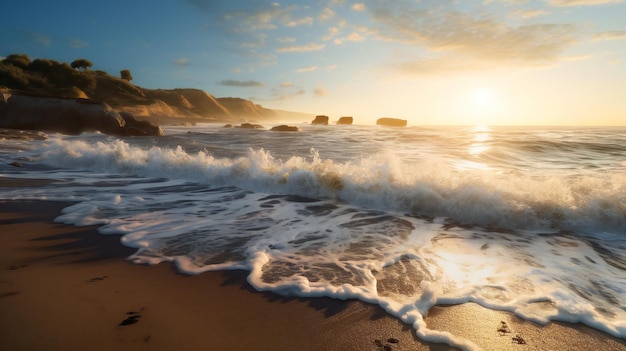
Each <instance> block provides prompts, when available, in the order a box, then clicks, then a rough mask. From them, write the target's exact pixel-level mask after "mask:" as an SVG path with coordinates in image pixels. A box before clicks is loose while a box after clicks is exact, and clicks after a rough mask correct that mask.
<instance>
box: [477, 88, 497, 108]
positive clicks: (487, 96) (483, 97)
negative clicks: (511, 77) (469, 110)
mask: <svg viewBox="0 0 626 351" xmlns="http://www.w3.org/2000/svg"><path fill="white" fill-rule="evenodd" d="M472 99H473V101H474V105H476V106H479V107H487V106H489V105H491V104H492V102H493V92H492V91H491V90H488V89H479V90H476V91H474V93H473V96H472Z"/></svg>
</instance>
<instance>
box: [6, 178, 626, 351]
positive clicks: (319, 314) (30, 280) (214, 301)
mask: <svg viewBox="0 0 626 351" xmlns="http://www.w3.org/2000/svg"><path fill="white" fill-rule="evenodd" d="M4 180H5V179H2V180H1V181H0V187H6V186H20V184H21V185H22V186H36V185H35V184H29V182H28V181H24V182H23V183H20V182H18V181H13V182H10V183H11V184H10V185H9V182H4ZM69 204H70V203H64V202H47V201H20V200H17V201H3V200H0V232H1V233H2V234H0V235H1V237H2V238H1V240H0V349H2V350H62V349H63V350H64V349H91V350H110V349H117V350H165V349H171V348H174V347H175V348H178V349H186V350H196V349H228V350H253V349H254V350H294V349H297V350H383V349H384V348H385V346H388V347H389V348H390V349H391V350H436V351H438V350H451V349H453V348H450V347H449V346H447V345H442V344H431V343H425V342H423V341H421V340H419V339H417V338H416V337H415V336H414V331H413V330H412V328H411V327H410V326H407V325H404V324H402V323H401V322H400V321H399V320H397V319H396V318H394V317H392V316H390V315H388V314H386V313H385V312H384V311H383V310H382V309H381V308H380V307H378V306H373V305H369V304H365V303H362V302H359V301H338V300H332V299H325V298H318V299H304V298H286V297H280V296H277V295H275V294H272V293H266V292H257V291H255V290H253V289H252V287H250V285H248V284H247V282H246V278H245V277H246V272H242V271H228V272H209V273H203V274H200V275H195V276H188V275H182V274H179V273H178V272H176V271H175V268H174V267H173V266H172V265H170V264H159V265H155V266H143V265H135V264H132V263H130V262H128V261H126V260H125V257H127V256H129V255H130V254H132V252H133V251H134V250H133V249H130V248H127V247H124V246H123V245H121V244H120V242H119V236H105V235H100V234H99V233H98V232H97V230H96V228H95V227H73V226H68V225H64V224H58V223H53V220H54V218H55V217H57V216H58V215H59V214H60V211H61V209H62V208H64V207H66V206H68V205H69ZM125 321H126V322H125ZM503 321H504V322H506V324H507V325H508V327H509V328H510V330H511V333H507V334H505V335H499V333H498V332H497V330H498V327H499V326H500V323H501V322H503ZM426 322H427V324H428V325H429V327H430V328H433V329H437V330H446V331H451V332H452V333H453V334H455V335H458V336H463V337H467V338H469V339H470V340H472V341H473V342H474V343H476V344H477V345H479V346H480V347H482V348H483V349H485V350H508V349H513V348H517V347H518V346H519V347H520V349H523V350H549V349H576V348H578V347H580V346H581V345H585V348H587V349H602V350H626V340H622V339H617V338H614V337H611V336H609V335H607V334H605V333H602V332H599V331H597V330H594V329H592V328H589V327H586V326H583V325H579V324H567V323H558V322H557V323H550V324H548V325H546V326H540V325H537V324H534V323H532V322H528V321H524V320H522V319H520V318H518V317H516V316H514V315H513V314H511V313H507V312H501V311H493V310H488V309H485V308H483V307H480V306H478V305H476V304H464V305H460V306H437V307H434V308H433V309H432V310H431V312H430V314H429V315H428V316H427V318H426ZM517 335H519V336H520V337H521V338H523V339H524V341H525V342H526V344H523V345H522V344H517V343H515V342H513V341H512V337H515V336H517ZM389 338H393V339H397V341H398V343H389V342H387V340H388V339H389ZM377 340H378V341H380V343H379V342H377ZM521 347H523V348H521Z"/></svg>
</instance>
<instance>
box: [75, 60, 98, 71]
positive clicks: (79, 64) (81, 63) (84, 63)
mask: <svg viewBox="0 0 626 351" xmlns="http://www.w3.org/2000/svg"><path fill="white" fill-rule="evenodd" d="M71 66H72V68H82V69H83V71H85V70H87V68H89V67H91V66H93V63H91V61H89V60H87V59H77V60H74V61H72V63H71Z"/></svg>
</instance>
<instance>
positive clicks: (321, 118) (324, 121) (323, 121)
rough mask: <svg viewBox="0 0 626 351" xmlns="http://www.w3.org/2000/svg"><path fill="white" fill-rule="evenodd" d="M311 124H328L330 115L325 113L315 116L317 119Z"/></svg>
mask: <svg viewBox="0 0 626 351" xmlns="http://www.w3.org/2000/svg"><path fill="white" fill-rule="evenodd" d="M311 124H323V125H328V116H324V115H319V116H315V119H314V120H313V122H311Z"/></svg>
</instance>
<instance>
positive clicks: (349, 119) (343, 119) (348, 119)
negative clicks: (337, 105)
mask: <svg viewBox="0 0 626 351" xmlns="http://www.w3.org/2000/svg"><path fill="white" fill-rule="evenodd" d="M352 122H353V119H352V117H340V118H339V120H338V121H337V124H352Z"/></svg>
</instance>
